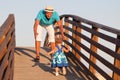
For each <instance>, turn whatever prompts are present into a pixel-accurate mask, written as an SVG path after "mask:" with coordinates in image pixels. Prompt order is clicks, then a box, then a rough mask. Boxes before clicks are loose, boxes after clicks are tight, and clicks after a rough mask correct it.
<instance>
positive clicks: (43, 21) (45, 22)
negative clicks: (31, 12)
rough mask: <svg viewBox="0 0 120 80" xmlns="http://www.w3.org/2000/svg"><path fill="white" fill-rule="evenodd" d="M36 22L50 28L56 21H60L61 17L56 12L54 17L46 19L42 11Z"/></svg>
mask: <svg viewBox="0 0 120 80" xmlns="http://www.w3.org/2000/svg"><path fill="white" fill-rule="evenodd" d="M36 20H39V21H40V25H42V26H49V25H51V24H54V23H55V22H56V21H59V20H60V17H59V15H58V13H57V12H56V11H54V12H53V14H52V16H51V18H50V19H47V18H46V15H45V11H44V10H40V11H39V13H38V14H37V17H36Z"/></svg>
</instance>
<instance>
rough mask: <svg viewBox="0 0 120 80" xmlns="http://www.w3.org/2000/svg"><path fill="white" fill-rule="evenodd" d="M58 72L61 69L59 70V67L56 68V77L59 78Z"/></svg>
mask: <svg viewBox="0 0 120 80" xmlns="http://www.w3.org/2000/svg"><path fill="white" fill-rule="evenodd" d="M58 71H59V68H58V67H56V68H55V75H56V76H58V75H59V73H58Z"/></svg>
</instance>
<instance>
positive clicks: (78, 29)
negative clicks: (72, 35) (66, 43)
mask: <svg viewBox="0 0 120 80" xmlns="http://www.w3.org/2000/svg"><path fill="white" fill-rule="evenodd" d="M78 23H80V24H81V22H78ZM76 32H79V33H81V32H82V29H81V28H80V27H79V26H78V27H77V28H76ZM76 40H77V41H79V42H81V37H79V35H76ZM76 48H77V49H78V50H79V51H81V47H80V46H79V45H78V44H76ZM76 57H77V58H78V59H79V60H80V55H79V54H78V53H76Z"/></svg>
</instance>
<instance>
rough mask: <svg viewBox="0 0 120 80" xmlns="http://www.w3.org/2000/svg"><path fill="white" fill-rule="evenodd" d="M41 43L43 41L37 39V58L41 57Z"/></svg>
mask: <svg viewBox="0 0 120 80" xmlns="http://www.w3.org/2000/svg"><path fill="white" fill-rule="evenodd" d="M40 45H41V42H40V41H35V48H36V59H38V60H39V58H40V54H39V53H40Z"/></svg>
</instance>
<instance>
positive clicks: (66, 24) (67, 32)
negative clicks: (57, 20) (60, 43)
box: [64, 17, 69, 46]
mask: <svg viewBox="0 0 120 80" xmlns="http://www.w3.org/2000/svg"><path fill="white" fill-rule="evenodd" d="M65 19H69V18H68V17H65ZM65 27H69V23H68V22H65ZM64 33H66V34H69V30H67V29H65V31H64ZM68 40H69V38H67V37H66V41H68ZM65 46H66V44H65Z"/></svg>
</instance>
